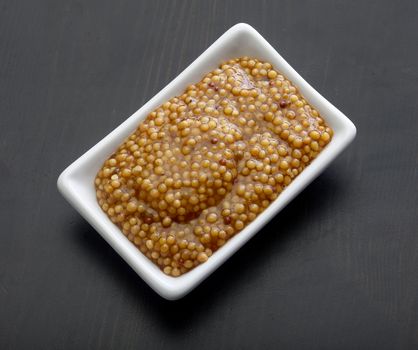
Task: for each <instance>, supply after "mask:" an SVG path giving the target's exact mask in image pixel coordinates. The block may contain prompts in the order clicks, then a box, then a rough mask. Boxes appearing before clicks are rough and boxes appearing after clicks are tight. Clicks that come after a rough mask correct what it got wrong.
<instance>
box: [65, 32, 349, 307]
mask: <svg viewBox="0 0 418 350" xmlns="http://www.w3.org/2000/svg"><path fill="white" fill-rule="evenodd" d="M240 56H253V57H256V58H259V59H261V60H265V61H269V62H270V63H272V64H273V66H274V67H275V68H276V69H277V70H279V71H280V72H282V73H284V75H285V76H286V77H287V78H289V79H290V80H291V81H292V82H293V83H294V84H295V85H296V86H297V87H298V88H299V90H300V91H301V93H302V94H303V95H304V96H305V98H306V99H307V101H309V102H310V103H311V104H312V105H313V106H315V108H317V110H318V111H319V112H320V113H321V114H322V116H323V117H324V119H325V120H326V121H327V123H328V124H329V125H330V126H331V127H332V128H333V129H334V137H333V139H332V141H331V142H330V143H329V144H328V146H327V147H326V148H325V149H324V150H323V151H322V152H321V153H320V154H319V156H318V157H317V158H316V159H315V160H314V161H313V162H312V163H311V164H310V165H309V166H308V167H307V168H306V169H305V170H304V171H303V172H302V173H301V174H300V175H299V176H298V177H297V178H296V179H295V180H294V181H293V182H292V183H291V184H290V185H289V186H288V187H287V188H286V189H285V191H283V192H282V193H281V194H280V196H279V197H278V198H277V199H276V200H275V201H274V202H273V203H272V204H271V205H270V206H269V207H268V208H267V209H266V210H265V211H264V212H263V213H262V214H261V215H259V216H258V217H257V219H256V220H255V221H253V222H252V223H251V224H250V225H248V226H247V227H246V228H245V229H244V230H243V231H241V232H240V233H239V234H237V235H236V236H235V237H233V238H232V239H230V240H229V241H228V242H227V243H226V244H225V245H224V246H223V247H222V248H221V249H219V250H218V251H217V252H216V253H214V254H213V255H212V256H211V257H210V259H209V260H208V261H207V262H206V263H204V264H202V265H200V266H198V267H196V268H195V269H193V270H192V271H190V272H188V273H186V274H184V275H182V276H180V277H177V278H174V277H169V276H167V275H165V274H164V273H163V272H161V271H160V269H159V268H158V267H157V266H156V265H154V264H153V263H152V262H151V261H150V260H148V258H147V257H145V256H144V255H143V254H142V253H141V252H140V251H139V250H138V249H137V248H136V247H135V246H134V245H133V244H132V243H131V242H130V241H129V240H128V239H127V238H126V237H125V236H124V235H123V233H122V232H121V231H120V230H119V228H118V227H117V226H115V225H114V224H113V223H112V222H111V221H110V220H109V219H108V217H107V216H106V214H105V213H104V212H103V211H102V210H101V208H100V207H99V205H98V203H97V201H96V194H95V188H94V178H95V175H96V173H97V172H98V170H99V169H100V167H101V166H102V164H103V162H104V161H105V160H106V159H107V158H108V156H109V155H110V154H112V153H113V151H114V150H115V149H116V148H117V146H118V145H119V144H121V143H122V142H123V140H124V139H125V138H126V137H127V136H128V135H129V134H131V133H132V132H133V131H134V130H135V129H136V127H137V125H138V124H139V123H140V122H141V121H142V120H143V119H144V118H145V117H146V116H147V115H148V114H149V113H150V112H152V111H153V110H154V109H155V108H157V107H158V106H159V105H161V104H162V103H164V102H165V101H166V100H168V99H170V98H171V97H174V96H176V95H179V94H180V93H182V91H183V90H184V89H185V88H186V86H187V85H188V84H190V83H194V82H198V81H199V80H200V79H201V78H202V77H203V75H204V74H205V73H207V72H209V71H211V70H213V69H215V68H217V66H218V65H219V64H220V63H221V62H222V61H225V60H227V59H230V58H235V57H240ZM355 134H356V128H355V126H354V125H353V123H352V122H351V121H350V120H349V119H348V118H347V117H345V116H344V115H343V114H342V113H341V112H340V111H339V110H338V109H337V108H335V107H334V106H333V105H332V104H331V103H329V102H328V101H327V100H326V99H325V98H324V97H322V96H321V95H320V94H319V93H318V92H317V91H316V90H315V89H313V88H312V87H311V86H310V85H309V84H308V83H307V82H306V81H305V80H304V79H303V78H302V77H301V76H300V75H299V74H298V73H297V72H296V71H295V70H294V69H293V68H292V67H291V66H290V65H289V64H288V63H287V62H286V61H285V60H284V59H283V58H282V57H281V56H280V55H279V54H278V53H277V51H276V50H275V49H274V48H273V47H272V46H271V45H270V44H269V43H268V42H267V41H266V40H265V39H264V38H263V37H262V36H261V35H260V34H259V33H258V32H257V31H256V30H255V29H254V28H252V27H251V26H249V25H247V24H237V25H235V26H233V27H232V28H231V29H229V30H228V31H227V32H226V33H225V34H223V35H222V36H221V37H220V38H219V39H218V40H216V41H215V42H214V43H213V44H212V45H211V46H210V47H209V48H208V49H207V50H206V51H205V52H204V53H203V54H202V55H200V56H199V57H198V58H197V59H196V60H195V61H194V62H193V63H192V64H191V65H190V66H188V67H187V68H186V69H185V70H184V71H183V72H182V73H181V74H180V75H179V76H178V77H177V78H175V79H174V80H173V81H172V82H171V83H170V84H168V85H167V86H166V87H165V88H164V89H162V90H161V91H160V92H159V93H158V94H157V95H156V96H154V97H153V98H152V99H151V100H150V101H149V102H148V103H146V104H145V105H144V106H143V107H142V108H141V109H139V110H138V111H137V112H135V113H134V114H133V115H132V116H131V117H130V118H128V119H127V120H126V121H125V122H124V123H122V124H121V125H120V126H119V127H117V128H116V129H115V130H114V131H112V132H111V133H110V134H109V135H107V136H106V137H105V138H104V139H103V140H101V141H100V142H99V143H97V144H96V145H95V146H94V147H92V148H91V149H90V150H89V151H88V152H86V153H85V154H83V155H82V156H81V157H80V158H78V159H77V160H76V161H75V162H74V163H72V164H71V165H70V166H69V167H68V168H67V169H65V170H64V172H63V173H62V174H61V175H60V177H59V178H58V188H59V190H60V191H61V193H62V195H63V196H64V197H65V198H66V199H67V200H68V201H69V202H70V204H71V205H72V206H73V207H74V208H75V209H76V210H77V211H78V212H79V213H80V214H81V215H82V216H83V217H84V218H85V219H86V220H87V221H88V222H89V223H90V224H91V225H92V226H93V227H94V228H95V229H96V230H97V231H98V232H99V233H100V234H101V235H102V236H103V238H104V239H105V240H106V241H107V242H108V243H109V244H110V245H111V246H112V247H113V248H114V249H115V250H116V251H117V252H118V253H119V255H120V256H121V257H122V258H123V259H125V261H126V262H127V263H128V264H129V265H130V266H131V267H132V268H133V269H134V270H135V271H136V273H137V274H138V275H139V276H141V278H142V279H143V280H144V281H145V282H146V283H148V284H149V285H150V286H151V288H153V289H154V290H155V291H156V292H157V293H158V294H160V295H161V296H162V297H164V298H166V299H171V300H175V299H179V298H181V297H183V296H184V295H185V294H187V293H188V292H190V291H191V290H192V289H193V288H195V287H196V286H197V285H198V284H199V283H201V282H202V281H203V280H204V279H205V278H207V277H208V276H209V275H210V274H211V273H212V272H213V271H215V270H216V269H217V268H218V267H219V266H220V265H221V264H222V263H223V262H225V261H226V260H227V259H228V258H229V257H230V256H231V255H232V254H234V253H235V252H236V251H237V250H238V249H239V248H241V247H242V246H243V245H244V244H245V243H246V242H247V241H248V240H249V239H250V238H251V237H253V236H254V235H255V234H256V233H257V232H258V231H259V230H260V229H261V228H262V227H263V226H264V225H265V224H266V223H267V222H268V221H269V220H270V219H272V218H273V217H274V216H275V215H277V213H278V212H280V210H282V209H283V208H284V207H285V206H286V205H287V204H288V203H289V202H290V201H291V200H292V199H293V198H294V197H295V196H296V195H297V194H298V193H299V192H301V191H302V190H303V189H304V188H305V187H306V186H307V185H308V184H309V183H311V182H312V181H313V180H314V179H315V178H316V177H317V176H318V175H319V174H320V173H321V172H322V171H323V170H324V169H325V168H326V167H327V166H328V165H329V164H330V163H331V161H332V160H333V159H335V158H336V157H337V156H338V154H339V153H341V151H342V150H343V149H344V148H345V147H346V146H347V145H348V144H349V143H350V142H351V141H352V140H353V138H354V136H355ZM238 273H245V272H243V271H239V272H238Z"/></svg>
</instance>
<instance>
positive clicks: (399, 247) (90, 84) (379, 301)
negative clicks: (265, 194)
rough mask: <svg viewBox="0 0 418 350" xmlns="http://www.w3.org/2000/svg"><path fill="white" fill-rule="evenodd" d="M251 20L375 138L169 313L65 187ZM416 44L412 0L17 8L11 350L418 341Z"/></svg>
mask: <svg viewBox="0 0 418 350" xmlns="http://www.w3.org/2000/svg"><path fill="white" fill-rule="evenodd" d="M238 22H248V23H250V24H252V25H253V26H254V27H255V28H257V29H258V30H259V31H260V32H261V33H262V34H263V35H264V36H265V37H266V38H267V40H269V41H270V42H271V43H272V44H273V45H274V46H275V47H276V48H277V49H278V50H279V51H280V53H282V55H283V56H284V57H285V58H286V59H287V60H288V61H289V62H290V64H291V65H293V67H295V69H296V70H297V71H299V72H300V73H301V75H302V76H304V77H305V78H306V79H307V80H308V81H309V82H310V83H311V84H312V85H313V86H314V87H316V88H317V89H318V90H319V91H320V92H321V93H323V95H324V96H325V97H326V98H328V99H329V100H330V101H332V102H333V103H334V104H335V105H336V106H337V107H339V108H340V109H341V110H342V111H343V112H344V113H346V114H347V115H348V116H349V117H350V118H351V119H352V120H353V121H354V123H355V124H356V125H357V127H358V136H357V138H356V140H355V142H354V144H352V145H351V146H350V147H349V149H347V150H346V151H345V152H344V154H343V155H342V156H341V157H339V159H338V160H337V161H336V162H335V163H333V164H332V166H330V167H329V169H328V170H326V171H325V173H324V174H323V175H322V176H320V177H319V178H318V179H317V180H316V181H315V182H314V183H313V184H312V185H311V186H309V188H307V189H306V190H305V191H304V192H303V193H302V194H301V195H300V196H299V197H298V198H297V199H296V200H294V202H292V203H291V204H290V205H289V206H288V207H287V208H286V209H285V210H284V211H283V212H282V213H281V214H279V215H278V216H277V217H276V218H275V219H274V220H273V222H272V223H270V224H269V225H268V226H267V227H266V228H265V229H264V230H263V231H262V232H260V233H259V234H258V235H257V236H256V237H255V238H254V239H253V240H252V241H250V242H249V243H248V244H247V245H246V246H245V247H244V248H243V249H242V250H241V251H239V252H238V253H237V254H236V255H235V256H234V257H233V258H232V259H231V260H230V261H229V262H227V263H226V264H225V265H224V266H223V267H221V268H220V269H219V270H218V271H217V272H216V273H215V274H214V275H213V276H211V277H210V278H209V279H208V280H207V281H205V282H204V283H203V284H202V285H201V286H199V287H198V288H197V289H196V290H195V291H194V292H193V293H192V294H190V295H189V296H188V297H186V298H185V299H183V300H181V301H178V302H168V301H165V300H163V299H161V298H160V297H158V296H157V295H156V294H155V293H154V292H153V291H152V290H150V288H149V287H148V286H147V285H146V284H145V283H144V282H142V280H141V279H139V278H138V277H137V276H136V274H135V273H134V272H133V271H132V270H131V269H130V268H129V267H128V266H127V265H126V264H125V263H124V262H123V261H122V259H121V258H120V257H119V256H118V255H117V254H116V253H115V252H114V251H113V250H112V249H111V248H110V247H109V246H108V245H107V244H106V243H105V242H104V241H103V240H102V238H100V236H99V235H98V234H96V232H95V231H94V230H93V229H92V228H91V227H90V226H89V225H88V224H87V223H86V222H85V221H84V220H83V219H82V218H81V217H80V216H79V215H78V214H77V213H76V212H75V211H74V210H73V209H72V208H71V207H70V206H69V205H68V204H67V203H66V202H65V201H64V199H63V198H62V197H61V196H60V195H59V194H58V192H57V190H56V179H57V176H58V174H59V173H60V172H61V171H62V170H63V169H64V168H65V167H66V166H67V165H68V164H70V162H72V161H73V160H74V159H75V158H77V157H78V156H79V155H81V154H82V153H83V152H84V151H86V150H87V149H88V148H89V147H91V146H92V145H93V144H95V143H96V142H97V141H98V140H100V139H101V138H102V137H103V136H104V135H106V134H107V133H108V132H110V131H111V130H112V129H113V128H115V127H116V126H117V125H118V124H120V123H121V122H122V121H123V120H124V119H125V118H127V117H128V116H129V115H130V114H131V113H133V112H134V111H135V110H136V109H138V108H139V107H140V106H141V105H142V104H143V103H144V102H146V101H147V100H148V99H149V98H150V97H152V96H153V95H154V94H155V93H156V92H158V91H159V90H160V89H161V88H162V87H164V86H165V85H166V83H168V82H169V81H170V80H171V79H172V78H173V77H175V76H176V75H177V74H178V73H179V72H180V71H181V70H182V69H183V68H185V67H186V66H187V65H188V64H189V63H190V62H191V61H192V60H193V59H194V58H196V57H197V55H199V54H200V53H201V52H202V51H203V50H204V49H205V48H206V47H207V46H208V45H209V44H210V43H211V42H213V41H214V40H215V39H216V38H217V37H218V36H219V35H221V34H222V33H223V32H224V31H225V30H226V29H227V28H229V27H230V26H232V25H233V24H235V23H238ZM417 33H418V2H417V1H413V0H411V1H393V0H378V1H377V0H375V1H331V0H330V1H325V0H319V1H293V0H288V1H254V0H245V1H205V2H204V1H159V0H158V1H157V0H153V1H146V2H145V1H137V0H132V1H110V0H95V1H81V0H79V1H75V0H71V1H57V0H51V1H32V0H28V1H11V0H10V1H2V0H0V146H1V154H0V175H1V177H0V224H1V226H0V227H1V234H0V349H5V350H6V349H111V348H113V349H192V348H196V349H228V350H229V349H263V348H266V349H273V348H274V349H417V347H418V225H417V224H418V219H417V216H418V103H417V101H418V39H417V38H418V34H417Z"/></svg>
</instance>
